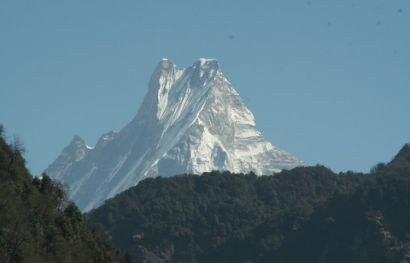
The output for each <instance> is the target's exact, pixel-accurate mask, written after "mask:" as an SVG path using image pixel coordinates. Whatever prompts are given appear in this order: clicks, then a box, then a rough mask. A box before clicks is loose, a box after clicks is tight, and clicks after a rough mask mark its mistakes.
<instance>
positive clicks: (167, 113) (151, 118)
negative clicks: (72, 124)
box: [46, 58, 303, 211]
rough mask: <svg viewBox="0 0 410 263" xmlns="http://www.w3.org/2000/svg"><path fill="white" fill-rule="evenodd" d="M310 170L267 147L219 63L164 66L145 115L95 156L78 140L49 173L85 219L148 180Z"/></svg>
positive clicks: (105, 138)
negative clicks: (66, 190) (67, 189)
mask: <svg viewBox="0 0 410 263" xmlns="http://www.w3.org/2000/svg"><path fill="white" fill-rule="evenodd" d="M299 165H303V163H302V162H301V161H299V160H298V159H296V158H295V157H294V156H292V155H291V154H290V153H288V152H286V151H284V150H280V149H278V148H276V147H275V146H273V145H272V144H271V143H269V142H268V141H266V140H265V139H264V138H263V136H262V134H261V133H260V132H259V131H258V130H257V129H256V126H255V119H254V116H253V114H252V113H251V112H250V111H249V109H248V108H246V106H245V105H244V103H243V101H242V99H241V98H240V96H239V94H238V93H237V92H236V90H235V89H234V88H233V87H232V86H231V84H230V82H229V81H228V80H227V79H226V78H225V76H224V75H223V73H222V71H221V69H220V67H219V64H218V62H217V61H216V60H214V59H202V58H201V59H199V60H198V61H196V62H195V63H194V64H193V65H192V66H190V67H188V68H186V69H181V68H178V67H177V66H176V65H174V64H172V63H171V62H170V61H169V60H168V59H162V60H161V61H160V63H159V65H158V66H157V68H156V70H155V71H154V73H153V75H152V77H151V79H150V82H149V87H148V92H147V94H146V96H145V98H144V101H143V103H142V106H141V108H140V109H139V111H138V113H137V115H136V116H135V118H134V119H133V120H132V121H131V122H130V123H129V124H127V125H126V126H125V127H124V128H123V129H122V130H120V131H119V132H109V133H107V134H104V135H102V136H101V138H100V140H99V141H98V143H97V144H96V146H95V147H94V148H91V147H88V146H87V145H86V144H85V143H84V141H83V140H82V139H81V138H79V137H78V136H76V137H75V138H74V139H73V141H72V142H71V143H70V145H69V146H67V147H66V148H65V149H64V150H63V152H62V153H61V155H60V156H59V157H58V158H57V159H56V161H55V162H54V163H52V164H51V165H50V166H49V167H48V168H47V169H46V173H48V174H49V175H50V176H51V177H52V178H56V179H58V180H61V181H62V182H64V183H66V184H68V185H69V187H70V193H69V194H70V197H71V198H72V199H73V200H74V201H75V202H76V203H77V204H78V205H79V207H80V208H81V209H82V210H83V211H88V210H90V209H92V208H94V207H96V206H98V205H100V204H102V202H103V201H104V200H106V199H107V198H110V197H113V196H114V195H115V194H117V193H119V192H121V191H124V190H126V189H128V188H129V187H131V186H134V185H135V184H137V183H138V182H139V181H140V180H142V179H144V178H146V177H155V176H172V175H177V174H183V173H194V174H201V173H203V172H207V171H212V170H228V171H231V172H236V173H240V172H242V173H247V172H250V171H252V172H254V173H255V174H258V175H262V174H267V175H269V174H272V173H274V172H278V171H280V170H282V169H290V168H293V167H295V166H299Z"/></svg>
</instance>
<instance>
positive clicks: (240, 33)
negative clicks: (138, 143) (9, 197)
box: [0, 0, 410, 175]
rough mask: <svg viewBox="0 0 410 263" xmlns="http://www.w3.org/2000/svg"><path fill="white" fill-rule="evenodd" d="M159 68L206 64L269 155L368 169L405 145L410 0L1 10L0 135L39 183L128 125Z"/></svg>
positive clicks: (30, 4) (36, 5)
mask: <svg viewBox="0 0 410 263" xmlns="http://www.w3.org/2000/svg"><path fill="white" fill-rule="evenodd" d="M162 57H167V58H169V59H170V60H171V61H172V62H173V63H175V64H177V65H178V66H180V67H188V66H190V65H191V64H192V63H194V61H195V60H197V58H199V57H206V58H215V59H217V60H218V61H219V64H220V66H221V68H222V70H223V72H224V73H225V74H226V76H227V78H228V79H229V81H230V82H231V83H232V85H233V86H234V88H235V89H236V90H237V91H238V92H239V94H240V95H241V97H242V98H243V100H244V102H245V104H246V105H247V106H248V107H249V109H250V110H251V111H252V112H253V114H254V115H255V119H256V125H257V127H258V128H259V130H261V131H262V133H263V135H264V136H265V138H266V139H267V140H269V141H270V142H272V144H273V145H275V146H278V147H280V148H283V149H286V150H288V151H290V152H291V153H293V154H295V155H296V156H297V157H298V158H300V159H301V160H304V161H305V162H306V163H308V164H316V163H321V164H324V165H326V166H328V167H329V168H331V169H333V170H335V171H337V172H338V171H345V170H354V171H368V170H369V169H370V168H371V167H372V166H373V165H374V164H376V163H377V162H382V161H383V162H387V161H389V160H390V159H391V158H392V156H394V154H395V153H397V152H398V150H399V149H400V148H401V147H402V146H403V144H405V143H407V142H410V121H409V114H410V2H409V1H407V0H401V1H400V0H389V1H386V0H362V1H359V0H345V1H336V0H331V1H324V0H323V1H320V0H308V1H306V0H304V1H285V0H283V1H282V0H281V1H265V0H263V1H262V0H261V1H241V0H239V1H238V0H229V1H228V0H223V1H197V0H194V1H182V0H181V1H180V0H177V1H157V0H149V1H148V0H147V1H145V0H144V1H121V2H113V1H105V0H104V1H78V0H72V1H43V0H38V1H10V0H4V1H1V2H0V72H1V73H0V90H1V103H0V123H2V124H3V125H4V126H5V129H6V132H7V135H8V136H10V137H11V136H13V135H14V134H15V135H17V136H18V137H20V138H21V139H22V141H23V142H24V144H25V148H26V149H27V152H26V154H25V157H26V159H27V161H28V166H29V168H30V169H31V170H32V172H33V174H36V175H37V174H39V173H41V172H42V171H43V170H44V169H45V168H46V167H47V166H48V165H49V164H50V163H51V162H52V161H53V160H54V159H55V158H56V157H57V155H58V154H59V153H60V151H61V150H62V149H63V147H64V146H65V145H67V144H68V143H69V141H70V140H71V138H72V137H73V136H74V135H75V134H78V135H80V136H81V137H82V138H83V139H84V140H85V141H86V142H87V144H89V145H94V144H95V143H96V142H97V140H98V138H99V136H100V135H101V134H103V133H105V132H107V131H110V130H118V129H121V128H122V127H123V126H125V124H126V123H128V122H129V121H131V119H132V118H133V117H134V116H135V114H136V112H137V110H138V108H139V107H140V104H141V102H142V99H143V97H144V95H145V93H146V91H147V83H148V80H149V78H150V76H151V74H152V72H153V70H154V68H155V67H156V65H157V64H158V63H159V61H160V59H161V58H162Z"/></svg>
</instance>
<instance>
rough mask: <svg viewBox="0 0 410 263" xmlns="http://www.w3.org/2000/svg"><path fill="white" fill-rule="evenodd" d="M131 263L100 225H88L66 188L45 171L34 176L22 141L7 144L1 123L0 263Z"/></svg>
mask: <svg viewBox="0 0 410 263" xmlns="http://www.w3.org/2000/svg"><path fill="white" fill-rule="evenodd" d="M126 260H128V262H130V261H131V260H130V258H129V257H123V256H122V255H121V254H120V252H119V251H118V250H117V249H114V248H113V247H112V246H111V245H110V242H109V240H108V239H107V235H106V234H105V233H104V231H103V230H102V228H101V227H98V226H92V227H90V229H89V228H87V227H86V224H85V219H84V216H83V215H82V214H81V212H80V211H79V209H78V208H77V207H76V206H75V204H73V203H71V202H69V201H67V199H66V198H65V192H64V191H63V189H62V187H61V186H60V185H59V184H57V183H55V182H53V181H52V180H50V178H49V177H48V176H46V175H43V177H42V178H41V179H39V178H33V177H32V176H31V175H30V173H29V172H28V170H27V169H26V167H25V161H24V159H23V157H22V147H21V144H20V143H19V142H18V141H14V142H13V143H11V144H8V143H7V142H6V141H5V139H4V136H3V128H2V126H0V262H4V263H18V262H24V263H30V262H33V263H34V262H35V263H38V262H42V263H47V262H50V263H56V262H67V263H70V262H75V263H81V262H87V263H90V262H93V263H108V262H112V263H114V262H126Z"/></svg>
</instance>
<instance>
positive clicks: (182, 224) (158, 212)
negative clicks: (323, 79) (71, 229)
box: [88, 145, 410, 263]
mask: <svg viewBox="0 0 410 263" xmlns="http://www.w3.org/2000/svg"><path fill="white" fill-rule="evenodd" d="M409 167H410V147H409V145H406V146H405V147H403V149H402V150H401V151H400V153H399V154H398V155H397V156H396V157H395V158H394V159H393V161H392V162H390V163H388V164H378V165H376V166H375V167H374V169H372V172H371V173H369V174H359V173H353V172H348V173H342V174H335V173H333V172H332V171H331V170H329V169H327V168H325V167H323V166H315V167H301V168H295V169H293V170H290V171H283V172H281V173H279V174H277V175H275V176H262V177H257V176H255V175H252V174H249V175H243V174H230V173H228V172H225V173H220V172H212V173H206V174H203V175H202V176H194V175H186V176H177V177H171V178H155V179H146V180H144V181H142V182H141V183H139V184H138V185H137V186H136V187H133V188H131V189H129V190H127V191H125V192H123V193H122V194H120V195H118V196H117V197H115V198H113V199H110V200H108V201H106V203H105V204H104V205H103V206H101V207H99V208H98V209H96V210H94V211H92V212H91V213H90V214H89V215H88V218H89V220H90V221H93V222H98V223H101V224H103V225H104V226H105V227H106V228H107V230H108V232H109V233H110V234H111V236H112V240H113V242H114V243H115V244H117V245H118V246H119V247H121V248H123V249H125V250H128V251H131V252H132V253H133V254H134V255H135V258H136V259H137V262H154V263H155V262H158V263H160V262H204V263H205V262H221V263H222V262H224V263H229V262H235V263H237V262H248V263H250V262H254V263H256V262H261V263H262V262H286V263H288V262H324V263H325V262H361V263H363V262H372V263H374V262H408V261H409V255H410V172H409V171H410V169H409Z"/></svg>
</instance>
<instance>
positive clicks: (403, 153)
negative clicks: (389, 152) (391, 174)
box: [390, 143, 410, 167]
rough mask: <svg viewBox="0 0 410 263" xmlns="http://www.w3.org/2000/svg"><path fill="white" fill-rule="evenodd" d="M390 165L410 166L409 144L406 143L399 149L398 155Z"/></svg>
mask: <svg viewBox="0 0 410 263" xmlns="http://www.w3.org/2000/svg"><path fill="white" fill-rule="evenodd" d="M390 165H396V166H397V165H404V166H407V167H408V166H410V143H406V144H405V145H404V146H403V147H402V148H401V149H400V151H399V153H398V154H397V155H396V156H395V157H394V158H393V160H392V161H391V162H390Z"/></svg>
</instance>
